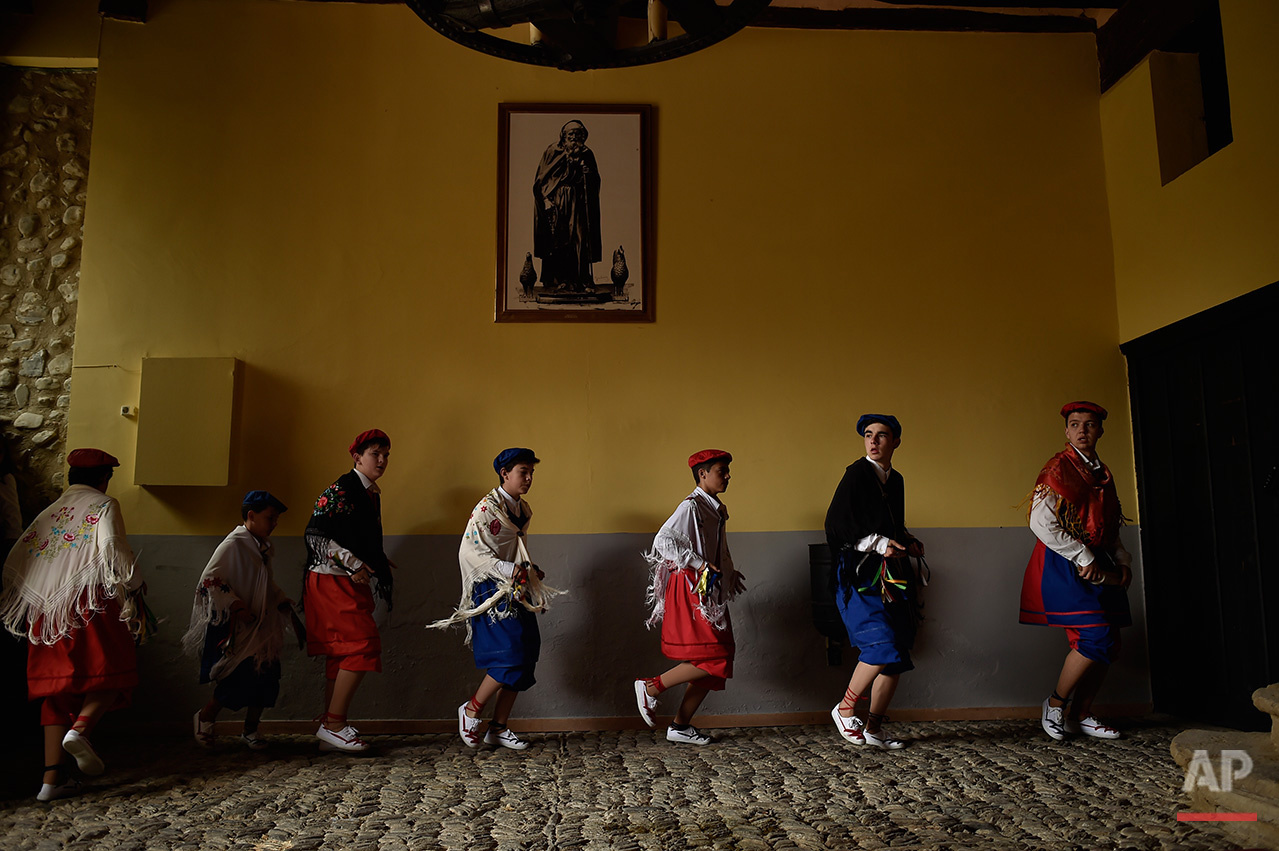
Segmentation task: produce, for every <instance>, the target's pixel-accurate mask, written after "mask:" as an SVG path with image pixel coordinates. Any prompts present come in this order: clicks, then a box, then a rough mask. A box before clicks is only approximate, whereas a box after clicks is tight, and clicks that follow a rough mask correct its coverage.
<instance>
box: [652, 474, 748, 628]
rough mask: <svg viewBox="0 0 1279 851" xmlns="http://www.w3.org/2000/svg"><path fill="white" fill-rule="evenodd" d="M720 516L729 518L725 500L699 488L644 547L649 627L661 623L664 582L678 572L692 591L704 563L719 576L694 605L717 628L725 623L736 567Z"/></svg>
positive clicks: (732, 595) (732, 591) (663, 613)
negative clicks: (647, 582)
mask: <svg viewBox="0 0 1279 851" xmlns="http://www.w3.org/2000/svg"><path fill="white" fill-rule="evenodd" d="M721 510H722V512H723V513H722V515H721ZM721 520H723V521H727V520H728V510H727V509H725V508H724V504H723V503H721V502H720V501H719V500H717V499H715V498H714V497H713V496H711V495H710V494H708V493H706V491H704V490H702V489H701V488H697V489H696V490H694V491H693V492H692V493H691V494H689V495H688V496H687V497H686V498H685V499H684V501H683V502H681V503H680V504H679V507H678V508H676V509H675V513H674V514H672V515H671V516H670V518H669V519H668V520H667V521H666V522H665V523H663V524H662V528H661V529H659V530H658V532H657V536H656V537H655V538H654V539H653V549H652V550H650V551H649V552H646V553H644V558H645V559H646V560H647V561H648V564H649V569H650V571H651V573H650V579H651V581H650V583H649V588H648V594H647V595H646V602H647V604H648V611H649V615H648V620H647V621H646V623H645V625H646V626H647V627H648V628H649V629H652V628H653V627H655V626H657V625H658V624H659V623H661V622H662V618H663V617H664V616H665V614H666V583H667V582H669V581H671V578H672V577H673V575H674V574H676V573H681V572H682V573H683V579H684V581H686V582H687V583H688V590H689V591H695V590H696V588H697V585H698V580H699V579H700V576H699V573H700V572H701V570H702V568H703V567H704V566H705V565H707V564H710V565H713V566H714V567H715V568H716V569H718V570H719V571H720V576H719V578H718V581H717V582H716V583H715V585H714V587H713V588H711V590H710V593H708V594H704V595H700V597H699V601H698V606H697V610H698V612H700V613H701V615H702V617H703V618H705V619H706V621H707V623H709V624H711V625H712V626H714V627H715V628H716V629H723V628H724V626H725V625H726V615H727V613H728V603H729V601H730V600H732V599H734V598H735V597H736V596H737V595H736V592H735V591H734V590H733V589H734V588H735V587H736V582H737V580H736V575H737V569H736V568H735V567H734V566H733V555H732V553H730V552H729V551H728V533H727V532H726V531H725V532H724V533H723V534H722V535H721V534H720V533H721V530H723V529H724V527H723V525H722V523H721Z"/></svg>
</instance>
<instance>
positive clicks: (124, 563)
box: [0, 485, 142, 644]
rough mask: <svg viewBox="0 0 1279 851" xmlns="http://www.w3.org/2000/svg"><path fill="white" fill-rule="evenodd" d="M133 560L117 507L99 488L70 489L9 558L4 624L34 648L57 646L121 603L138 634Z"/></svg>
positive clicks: (0, 609) (123, 616)
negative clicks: (109, 604)
mask: <svg viewBox="0 0 1279 851" xmlns="http://www.w3.org/2000/svg"><path fill="white" fill-rule="evenodd" d="M135 561H136V559H135V558H134V555H133V550H131V549H130V548H129V541H128V539H127V538H126V537H125V533H124V518H123V517H122V516H121V514H120V505H119V503H117V502H116V501H115V499H114V498H112V497H109V496H107V495H106V494H105V493H103V492H102V491H100V490H98V489H96V488H92V487H89V486H88V485H71V486H70V487H69V488H67V489H66V491H65V492H64V493H63V494H62V496H61V497H59V498H58V500H57V501H56V502H54V503H53V505H50V506H49V507H48V508H46V509H45V510H44V511H42V512H40V516H39V517H37V518H36V519H35V521H34V522H32V524H31V525H30V526H28V527H27V530H26V532H24V533H23V535H22V537H21V538H19V539H18V543H17V544H16V545H15V546H14V548H13V550H12V551H11V552H10V553H9V558H8V559H7V560H6V561H5V564H4V591H3V593H0V622H2V623H3V624H4V627H5V629H7V630H9V632H11V633H13V634H14V635H16V636H18V637H20V638H21V637H24V636H25V637H26V638H27V640H28V641H30V642H31V643H32V644H54V643H55V642H57V641H58V640H59V639H61V638H64V637H65V636H67V635H69V634H70V633H71V630H73V629H76V628H78V627H81V626H83V625H84V624H85V623H86V622H87V621H88V620H89V619H90V618H92V617H93V616H94V614H96V613H98V612H101V611H102V610H104V609H105V608H106V605H107V601H108V600H115V601H116V602H117V603H119V605H120V620H122V621H125V622H127V623H130V624H131V628H132V626H133V625H132V621H134V618H135V614H136V613H135V611H134V609H135V606H134V603H133V601H132V600H131V599H130V597H129V592H130V591H132V590H133V589H135V588H138V587H140V586H141V585H142V579H141V577H139V576H137V575H136V572H135V570H134V562H135ZM82 597H83V598H84V599H83V601H82V600H81V598H82ZM134 631H135V632H136V631H137V630H136V629H134Z"/></svg>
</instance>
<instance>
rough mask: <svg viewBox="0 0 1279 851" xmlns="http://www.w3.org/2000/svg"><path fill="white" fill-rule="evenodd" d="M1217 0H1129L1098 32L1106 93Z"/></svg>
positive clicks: (1103, 89)
mask: <svg viewBox="0 0 1279 851" xmlns="http://www.w3.org/2000/svg"><path fill="white" fill-rule="evenodd" d="M1214 5H1215V0H1128V2H1127V3H1125V4H1124V5H1123V6H1122V7H1121V8H1120V9H1119V11H1118V12H1115V14H1114V15H1112V16H1111V18H1110V20H1108V21H1106V23H1105V24H1104V25H1103V26H1102V27H1101V28H1099V29H1098V30H1097V61H1098V64H1099V65H1100V66H1101V90H1102V91H1103V92H1104V91H1106V90H1107V89H1109V88H1110V87H1111V86H1113V85H1114V84H1115V83H1117V82H1119V80H1120V78H1121V77H1123V76H1124V74H1127V73H1128V72H1129V71H1131V70H1132V69H1133V68H1136V67H1137V65H1138V64H1140V63H1141V60H1143V59H1145V58H1146V57H1147V56H1149V55H1150V52H1151V51H1152V50H1161V49H1163V48H1164V47H1166V46H1168V45H1169V44H1170V43H1171V42H1173V41H1174V40H1175V39H1176V38H1177V37H1178V36H1179V35H1180V34H1181V33H1183V32H1184V31H1185V30H1186V28H1187V27H1189V26H1190V25H1191V24H1193V23H1194V21H1195V18H1197V17H1198V16H1199V15H1200V13H1202V12H1205V11H1208V10H1210V9H1211V8H1212V7H1213V6H1214Z"/></svg>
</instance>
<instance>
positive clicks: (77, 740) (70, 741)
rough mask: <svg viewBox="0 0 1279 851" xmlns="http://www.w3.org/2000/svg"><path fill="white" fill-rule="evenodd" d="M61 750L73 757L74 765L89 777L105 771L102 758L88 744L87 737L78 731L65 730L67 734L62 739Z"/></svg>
mask: <svg viewBox="0 0 1279 851" xmlns="http://www.w3.org/2000/svg"><path fill="white" fill-rule="evenodd" d="M62 749H63V750H64V751H66V752H67V753H69V754H71V755H72V756H73V757H75V763H76V765H78V766H79V767H80V770H81V771H83V772H84V773H85V774H87V775H89V776H90V777H96V776H97V775H99V774H101V773H102V772H103V771H104V770H106V766H105V765H103V764H102V757H100V756H98V754H97V752H96V751H94V749H93V745H91V744H89V737H88V736H86V735H85V734H84V733H81V732H80V731H79V730H67V734H66V735H65V736H63V737H62Z"/></svg>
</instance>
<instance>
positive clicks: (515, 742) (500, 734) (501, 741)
mask: <svg viewBox="0 0 1279 851" xmlns="http://www.w3.org/2000/svg"><path fill="white" fill-rule="evenodd" d="M484 744H486V745H501V746H502V747H504V748H510V749H511V750H513V751H522V750H524V749H525V748H527V747H528V742H526V741H524V740H523V739H521V738H520V737H519V736H517V735H515V733H513V732H512V731H511V728H510V727H502V728H501V729H500V730H494V729H493V728H492V727H489V731H488V732H487V733H485V734H484Z"/></svg>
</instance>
